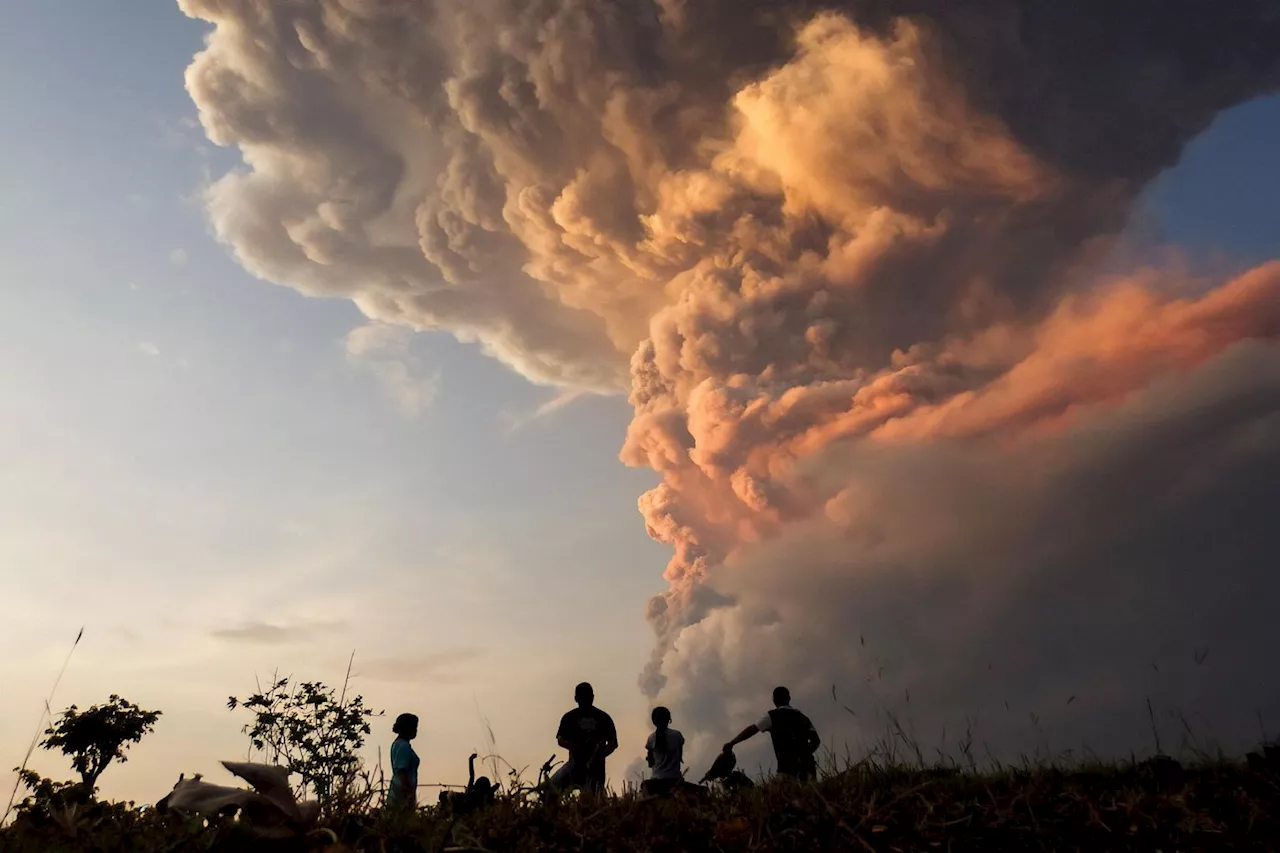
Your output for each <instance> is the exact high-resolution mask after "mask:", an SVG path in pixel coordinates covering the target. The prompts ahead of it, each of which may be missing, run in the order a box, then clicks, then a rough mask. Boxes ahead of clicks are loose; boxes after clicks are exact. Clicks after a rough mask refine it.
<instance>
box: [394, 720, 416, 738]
mask: <svg viewBox="0 0 1280 853" xmlns="http://www.w3.org/2000/svg"><path fill="white" fill-rule="evenodd" d="M391 731H392V732H393V733H395V734H397V735H399V736H400V737H402V738H404V739H405V740H413V739H414V738H416V737H417V736H418V715H417V714H401V715H400V716H398V717H396V721H395V723H393V724H392V726H391Z"/></svg>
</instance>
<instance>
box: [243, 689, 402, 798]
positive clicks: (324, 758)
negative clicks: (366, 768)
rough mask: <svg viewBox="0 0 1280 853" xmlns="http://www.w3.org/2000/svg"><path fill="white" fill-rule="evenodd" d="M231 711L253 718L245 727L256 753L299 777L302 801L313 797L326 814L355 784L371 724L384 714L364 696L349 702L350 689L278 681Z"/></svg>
mask: <svg viewBox="0 0 1280 853" xmlns="http://www.w3.org/2000/svg"><path fill="white" fill-rule="evenodd" d="M227 707H228V708H230V709H231V710H235V709H236V708H244V709H245V710H246V711H249V712H250V713H252V714H253V722H252V723H251V724H246V725H245V727H244V733H245V734H246V735H248V737H249V745H250V752H251V753H252V752H258V753H261V754H262V756H263V757H264V758H265V759H266V760H268V761H270V762H272V763H274V764H278V765H280V766H283V767H287V768H288V769H289V771H290V772H291V773H296V774H298V776H299V777H300V778H301V784H300V785H299V786H298V788H297V790H296V791H295V793H296V794H297V796H299V797H302V796H306V795H307V794H308V793H311V794H312V795H314V796H315V798H316V799H317V800H318V801H319V802H320V804H321V806H322V807H324V808H325V809H326V810H327V809H329V808H330V807H331V806H332V805H333V804H334V800H335V799H336V798H339V797H341V796H343V795H344V794H346V793H347V792H348V789H349V788H350V786H351V785H352V784H353V783H354V781H355V778H356V776H357V775H358V774H359V772H360V769H361V765H362V762H361V760H360V756H359V750H360V748H361V747H362V746H364V741H365V737H367V736H368V735H369V734H370V732H371V731H372V729H371V727H370V724H369V721H370V719H372V718H373V717H376V716H381V714H382V712H381V711H374V710H373V709H371V708H368V707H366V706H365V704H364V698H363V697H361V696H354V697H350V698H348V697H347V695H346V686H345V685H344V686H343V689H342V693H341V694H340V695H339V694H338V693H337V692H336V691H335V690H333V689H332V688H330V687H327V686H326V685H325V684H323V683H321V682H319V681H303V682H300V683H298V684H296V685H291V684H290V680H289V679H288V678H275V679H274V680H273V681H272V683H271V684H270V686H268V687H267V689H266V690H262V689H261V688H259V692H258V693H254V694H253V695H251V696H249V697H247V698H246V699H243V700H241V699H237V698H236V697H234V696H232V697H230V698H228V699H227Z"/></svg>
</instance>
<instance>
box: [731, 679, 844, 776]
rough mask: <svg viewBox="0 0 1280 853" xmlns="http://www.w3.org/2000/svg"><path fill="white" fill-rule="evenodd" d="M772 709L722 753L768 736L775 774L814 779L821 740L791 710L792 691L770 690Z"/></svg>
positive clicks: (732, 741) (809, 723) (779, 688)
mask: <svg viewBox="0 0 1280 853" xmlns="http://www.w3.org/2000/svg"><path fill="white" fill-rule="evenodd" d="M773 705H774V708H773V710H772V711H770V712H769V713H767V714H765V715H764V716H763V717H761V718H760V720H759V721H758V722H756V723H755V724H754V725H750V726H747V727H746V728H745V729H743V730H742V732H741V734H739V735H738V736H737V737H736V738H734V739H733V740H731V741H729V742H728V743H726V744H725V745H724V751H725V752H730V753H731V752H733V748H734V747H735V746H737V745H738V744H740V743H742V742H743V741H744V740H747V739H748V738H752V737H755V735H756V734H757V733H759V732H768V733H769V737H770V738H771V739H772V740H773V754H774V757H775V758H776V759H777V761H778V772H779V773H781V774H784V775H787V776H793V777H795V778H796V779H800V780H801V781H808V780H811V779H816V778H817V776H818V765H817V762H816V761H815V760H814V757H813V754H814V753H815V752H817V751H818V745H819V744H820V743H821V740H819V738H818V732H817V730H816V729H815V728H814V727H813V723H812V722H811V721H810V720H809V718H808V717H806V716H805V715H804V714H802V713H800V712H799V711H797V710H796V709H795V708H792V707H791V691H790V690H788V689H787V688H785V687H775V688H774V689H773Z"/></svg>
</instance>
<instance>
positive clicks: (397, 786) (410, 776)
mask: <svg viewBox="0 0 1280 853" xmlns="http://www.w3.org/2000/svg"><path fill="white" fill-rule="evenodd" d="M391 731H392V732H394V733H395V734H396V735H397V737H396V739H395V742H394V743H392V744H391V789H390V790H389V791H388V792H387V805H388V806H390V807H392V808H409V809H412V808H413V807H414V806H416V805H417V802H418V764H419V761H418V753H416V752H414V751H413V744H411V743H409V741H411V740H413V739H414V738H416V737H417V736H418V716H417V715H416V714H401V715H400V716H398V717H396V722H395V725H393V726H392V727H391Z"/></svg>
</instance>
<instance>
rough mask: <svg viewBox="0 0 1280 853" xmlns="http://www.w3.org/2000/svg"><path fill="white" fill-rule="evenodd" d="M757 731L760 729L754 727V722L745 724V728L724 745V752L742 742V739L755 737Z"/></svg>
mask: <svg viewBox="0 0 1280 853" xmlns="http://www.w3.org/2000/svg"><path fill="white" fill-rule="evenodd" d="M759 731H760V729H759V728H757V727H756V724H755V723H752V724H751V725H749V726H747V727H746V728H745V729H743V730H742V731H741V732H739V733H738V736H737V737H736V738H734V739H733V740H731V741H729V742H728V743H726V744H725V745H724V750H725V752H729V751H730V750H732V749H733V748H734V747H735V746H737V745H738V744H740V743H742V742H743V741H744V740H748V739H750V738H753V737H755V736H756V734H758V733H759Z"/></svg>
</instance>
